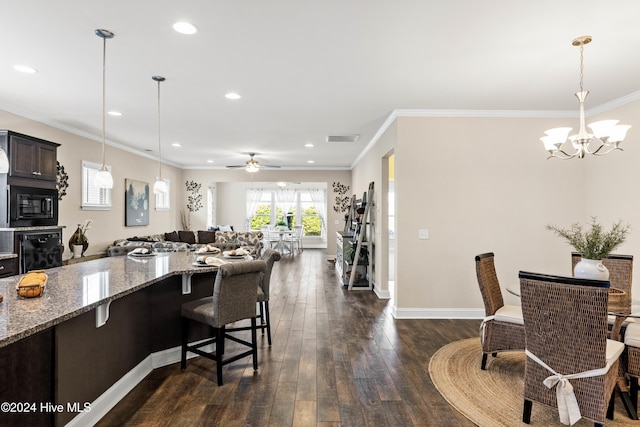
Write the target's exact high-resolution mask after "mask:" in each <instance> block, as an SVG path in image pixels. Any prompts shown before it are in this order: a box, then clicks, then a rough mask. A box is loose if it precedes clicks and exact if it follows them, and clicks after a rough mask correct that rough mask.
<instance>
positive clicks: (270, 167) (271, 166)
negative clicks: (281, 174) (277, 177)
mask: <svg viewBox="0 0 640 427" xmlns="http://www.w3.org/2000/svg"><path fill="white" fill-rule="evenodd" d="M259 167H261V168H269V169H280V166H275V165H262V164H261V165H260V166H259Z"/></svg>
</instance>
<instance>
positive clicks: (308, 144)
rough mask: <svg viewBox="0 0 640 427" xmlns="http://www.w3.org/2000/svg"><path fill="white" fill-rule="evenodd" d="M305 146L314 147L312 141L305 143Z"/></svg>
mask: <svg viewBox="0 0 640 427" xmlns="http://www.w3.org/2000/svg"><path fill="white" fill-rule="evenodd" d="M304 146H305V147H307V148H313V144H312V143H310V142H307V143H306V144H304Z"/></svg>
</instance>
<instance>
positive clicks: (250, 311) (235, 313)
mask: <svg viewBox="0 0 640 427" xmlns="http://www.w3.org/2000/svg"><path fill="white" fill-rule="evenodd" d="M266 268H267V265H266V263H265V262H264V261H262V260H253V261H241V262H234V263H228V264H223V265H222V266H220V269H219V270H218V273H217V274H216V279H215V281H214V285H213V296H210V297H205V298H200V299H197V300H195V301H190V302H186V303H184V304H182V309H181V315H182V348H181V360H180V367H181V368H182V369H183V370H184V369H185V368H186V367H187V352H191V353H195V354H198V355H200V356H203V357H206V358H208V359H211V360H214V361H215V362H216V374H217V377H218V385H219V386H221V385H222V384H223V382H222V367H223V366H224V365H226V364H228V363H231V362H235V361H236V360H239V359H241V358H244V357H247V356H252V358H253V369H254V371H255V370H257V369H258V351H257V348H258V347H257V344H256V294H257V292H258V285H259V282H260V277H261V275H262V274H264V272H265V270H266ZM243 319H250V320H251V327H250V328H249V329H251V342H248V341H246V340H244V339H240V338H238V337H236V336H232V335H230V334H228V333H227V331H226V325H228V324H230V323H233V322H237V321H240V320H243ZM191 322H198V323H202V324H206V325H209V326H210V327H211V328H212V329H213V334H214V336H213V338H211V339H208V340H204V341H199V342H196V343H195V344H191V345H190V344H189V342H188V341H189V324H190V323H191ZM225 339H229V340H232V341H235V342H237V343H239V344H242V345H245V346H247V347H249V350H247V351H245V352H242V353H236V354H234V355H233V356H231V357H228V356H225V354H224V353H225V345H224V342H225ZM213 343H215V344H216V348H215V353H208V352H206V351H203V350H201V348H202V347H203V346H207V345H210V344H213ZM223 356H225V357H223Z"/></svg>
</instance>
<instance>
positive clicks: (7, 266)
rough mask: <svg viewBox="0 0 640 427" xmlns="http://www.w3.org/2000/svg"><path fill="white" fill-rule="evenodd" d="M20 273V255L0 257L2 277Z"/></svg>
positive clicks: (0, 275) (0, 276)
mask: <svg viewBox="0 0 640 427" xmlns="http://www.w3.org/2000/svg"><path fill="white" fill-rule="evenodd" d="M16 274H18V257H15V258H5V259H0V278H2V277H9V276H15V275H16Z"/></svg>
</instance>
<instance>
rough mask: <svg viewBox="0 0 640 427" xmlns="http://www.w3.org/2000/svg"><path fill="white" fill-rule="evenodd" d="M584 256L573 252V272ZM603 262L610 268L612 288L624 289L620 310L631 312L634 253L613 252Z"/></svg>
mask: <svg viewBox="0 0 640 427" xmlns="http://www.w3.org/2000/svg"><path fill="white" fill-rule="evenodd" d="M581 258H582V257H581V256H580V254H579V253H577V252H572V253H571V274H573V269H574V268H575V266H576V264H577V263H578V262H580V259H581ZM602 264H604V266H605V267H607V270H609V283H610V284H611V287H612V288H615V289H620V290H621V291H624V293H625V295H624V300H623V301H622V302H621V304H620V305H621V307H619V308H618V310H619V311H621V312H623V311H625V310H626V311H628V312H631V289H632V287H631V285H632V283H631V282H632V276H633V255H618V254H611V255H609V256H608V257H606V258H605V259H603V260H602Z"/></svg>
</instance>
